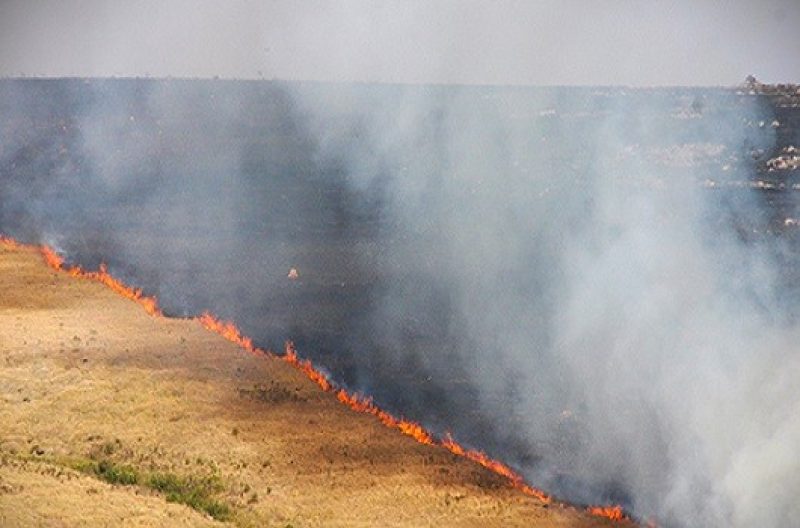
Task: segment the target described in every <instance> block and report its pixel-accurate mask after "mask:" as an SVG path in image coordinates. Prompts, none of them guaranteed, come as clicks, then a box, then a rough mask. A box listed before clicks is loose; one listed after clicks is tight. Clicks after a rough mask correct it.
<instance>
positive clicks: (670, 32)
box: [0, 0, 800, 85]
mask: <svg viewBox="0 0 800 528" xmlns="http://www.w3.org/2000/svg"><path fill="white" fill-rule="evenodd" d="M748 73H753V74H754V75H756V77H758V78H760V79H762V80H764V81H769V82H789V81H794V82H800V5H798V0H750V1H743V0H729V1H727V2H723V1H704V0H676V1H658V2H656V1H633V0H594V1H589V0H581V1H577V0H544V1H534V0H530V1H502V0H486V1H477V0H476V1H469V0H461V1H455V0H453V1H446V0H408V1H386V2H381V1H375V0H372V1H367V0H365V1H356V0H346V1H345V0H338V1H313V0H309V1H288V0H281V1H261V2H256V1H241V0H233V1H232V0H226V1H222V0H220V1H216V2H210V1H202V0H197V1H187V0H182V1H160V2H155V1H132V0H129V1H124V2H120V1H105V0H72V1H69V0H42V1H36V0H0V75H3V76H10V75H13V76H16V75H20V74H25V75H47V76H109V75H118V76H131V75H145V74H147V75H151V76H168V75H171V76H175V77H178V76H180V77H211V76H214V75H218V76H220V77H245V78H259V77H261V76H263V77H266V78H273V77H274V78H280V79H313V80H331V81H340V80H356V81H384V82H452V83H470V84H472V83H488V84H631V85H664V84H670V85H671V84H681V85H686V84H700V85H709V84H711V85H719V84H726V85H729V84H736V83H739V82H741V81H742V80H743V79H744V77H745V76H746V75H747V74H748Z"/></svg>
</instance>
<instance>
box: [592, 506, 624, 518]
mask: <svg viewBox="0 0 800 528" xmlns="http://www.w3.org/2000/svg"><path fill="white" fill-rule="evenodd" d="M587 511H588V512H589V513H591V514H592V515H596V516H597V517H605V518H606V519H611V520H612V521H622V520H625V519H627V518H628V517H627V516H626V515H625V512H624V511H623V510H622V506H590V507H589V508H587Z"/></svg>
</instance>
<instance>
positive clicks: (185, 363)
mask: <svg viewBox="0 0 800 528" xmlns="http://www.w3.org/2000/svg"><path fill="white" fill-rule="evenodd" d="M0 423H2V424H3V426H2V428H0V525H2V526H103V525H115V526H116V525H122V526H126V525H135V526H182V525H186V526H203V525H211V524H213V525H219V524H223V523H227V524H232V525H236V526H279V527H285V526H294V527H301V526H481V527H490V526H497V527H500V526H503V527H505V526H602V525H605V524H606V521H604V520H602V519H597V518H592V517H589V516H587V515H585V514H584V513H583V512H581V511H578V510H575V509H572V508H568V507H563V506H559V505H550V506H549V507H547V506H546V505H544V504H542V503H540V502H538V501H536V500H535V499H532V498H529V497H526V496H524V495H522V494H520V493H519V492H517V491H515V490H513V489H511V488H510V487H509V486H508V485H507V484H506V482H505V481H504V480H503V479H502V478H500V477H498V476H496V475H494V474H492V473H489V472H488V471H487V470H485V469H483V468H481V467H479V466H477V465H476V464H473V463H471V462H469V461H466V460H464V459H460V458H458V457H455V456H454V455H452V454H450V453H448V452H447V451H445V450H444V449H441V448H436V447H430V446H423V445H420V444H417V443H416V442H415V441H413V440H412V439H410V438H408V437H405V436H403V435H402V434H400V433H399V432H397V431H394V430H389V429H387V428H385V427H383V426H381V425H380V424H379V423H378V422H377V421H376V420H375V419H373V418H371V417H369V416H366V415H362V414H358V413H354V412H352V411H350V410H349V409H347V408H345V407H344V406H343V405H341V404H339V403H338V402H337V401H336V400H335V399H334V398H333V396H332V395H330V394H326V393H323V392H321V391H320V390H319V389H318V388H317V387H316V386H315V385H314V384H313V383H311V382H310V381H309V380H308V379H306V378H305V377H304V376H303V375H301V374H300V373H298V372H297V371H296V370H294V369H293V368H292V367H290V366H289V365H287V364H286V363H285V362H283V361H280V360H277V359H274V358H268V357H257V356H253V355H250V354H247V353H245V352H243V351H242V350H240V349H238V348H237V347H235V346H234V345H232V344H230V343H228V342H226V341H224V340H223V339H222V338H220V337H219V336H217V335H214V334H212V333H209V332H207V331H205V330H204V329H203V328H202V327H201V326H200V325H199V324H198V323H197V322H195V321H186V320H172V319H165V318H153V317H150V316H148V315H146V314H145V313H144V312H143V311H142V310H141V309H140V308H139V307H138V306H137V305H136V304H134V303H132V302H130V301H127V300H124V299H122V298H121V297H119V296H117V295H115V294H114V293H112V292H111V291H109V290H108V289H106V288H104V287H103V286H101V285H99V284H96V283H93V282H90V281H87V280H78V279H73V278H70V277H68V276H67V275H65V274H62V273H57V272H53V271H51V270H49V269H48V268H46V267H45V266H44V265H43V264H42V263H41V260H40V258H39V257H38V255H37V254H36V253H35V252H29V251H7V250H5V249H0Z"/></svg>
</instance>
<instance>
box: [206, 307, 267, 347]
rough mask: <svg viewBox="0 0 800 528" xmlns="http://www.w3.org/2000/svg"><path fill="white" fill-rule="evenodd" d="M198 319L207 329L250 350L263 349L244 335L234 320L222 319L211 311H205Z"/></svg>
mask: <svg viewBox="0 0 800 528" xmlns="http://www.w3.org/2000/svg"><path fill="white" fill-rule="evenodd" d="M197 320H198V321H200V324H201V325H203V326H204V327H205V328H206V329H207V330H211V331H212V332H216V333H218V334H219V335H221V336H222V337H224V338H225V339H227V340H228V341H232V342H234V343H236V344H237V345H239V346H240V347H242V348H243V349H245V350H247V351H248V352H261V350H259V349H258V348H256V346H255V345H253V340H252V339H250V338H249V337H246V336H243V335H242V334H241V332H239V329H238V328H236V325H235V324H233V323H232V322H230V321H220V320H219V319H217V318H216V317H214V316H213V315H211V314H210V313H209V312H203V313H202V314H201V315H200V317H198V318H197Z"/></svg>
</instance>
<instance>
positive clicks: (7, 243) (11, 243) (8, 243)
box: [0, 235, 27, 249]
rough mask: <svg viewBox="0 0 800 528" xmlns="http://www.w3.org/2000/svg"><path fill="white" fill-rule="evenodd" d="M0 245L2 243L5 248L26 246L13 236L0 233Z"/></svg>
mask: <svg viewBox="0 0 800 528" xmlns="http://www.w3.org/2000/svg"><path fill="white" fill-rule="evenodd" d="M0 245H2V246H3V247H4V248H5V249H23V248H25V247H27V246H25V245H23V244H20V243H19V242H17V241H16V240H14V239H13V238H8V237H4V236H3V235H0Z"/></svg>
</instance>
